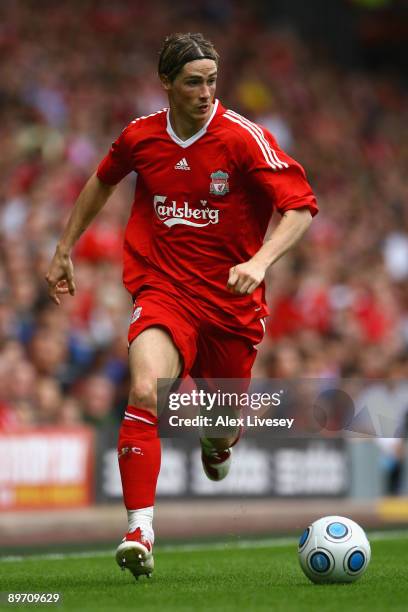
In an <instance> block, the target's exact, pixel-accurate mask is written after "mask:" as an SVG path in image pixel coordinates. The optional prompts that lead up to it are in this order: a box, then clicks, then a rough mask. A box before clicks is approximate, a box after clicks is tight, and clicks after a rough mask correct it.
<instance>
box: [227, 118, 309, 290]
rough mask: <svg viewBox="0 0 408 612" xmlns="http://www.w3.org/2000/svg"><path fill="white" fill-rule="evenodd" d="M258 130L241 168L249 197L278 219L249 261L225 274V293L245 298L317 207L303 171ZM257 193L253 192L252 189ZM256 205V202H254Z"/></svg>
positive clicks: (304, 227)
mask: <svg viewBox="0 0 408 612" xmlns="http://www.w3.org/2000/svg"><path fill="white" fill-rule="evenodd" d="M260 133H261V128H258V129H257V131H256V137H253V138H251V137H248V136H249V135H247V140H246V148H245V152H244V153H241V155H242V157H241V160H242V161H241V164H242V167H243V169H244V173H245V175H246V177H247V181H248V182H247V188H248V190H249V192H250V193H252V192H253V193H257V194H259V195H258V197H261V198H262V199H263V200H264V202H268V203H270V205H271V214H272V211H273V210H274V209H275V210H276V211H277V212H279V213H280V214H281V215H282V218H281V220H280V222H279V224H278V225H277V227H276V229H275V230H274V231H273V232H272V234H271V235H270V237H269V238H268V240H266V241H265V242H264V244H263V245H262V246H261V248H260V249H259V250H258V251H257V252H256V253H255V254H254V255H253V256H252V257H251V259H250V260H249V261H246V262H243V263H239V264H237V265H235V266H233V267H232V268H231V269H230V271H229V278H228V283H227V287H228V289H229V290H230V291H231V292H233V293H236V294H238V295H245V294H246V295H248V294H250V293H252V292H253V291H255V289H256V288H257V287H258V286H259V285H260V284H261V283H262V281H263V280H264V278H265V273H266V271H267V269H268V268H269V266H271V265H273V264H274V263H275V262H276V261H277V260H278V259H279V258H280V257H282V255H284V254H285V253H287V251H289V249H291V248H292V247H293V246H295V245H296V244H297V242H298V241H299V240H300V239H301V237H302V236H303V234H304V233H305V232H306V230H307V228H308V227H309V225H310V223H311V221H312V218H313V217H314V216H315V215H316V214H317V212H318V207H317V203H316V198H315V195H314V193H313V191H312V188H311V186H310V184H309V182H308V180H307V177H306V173H305V171H304V169H303V167H302V166H301V165H300V164H299V163H298V162H297V161H296V160H294V159H292V158H291V157H290V156H289V155H287V154H286V153H285V152H284V151H282V150H281V149H280V148H279V145H278V144H277V142H276V140H275V139H274V137H273V136H272V134H270V133H269V132H268V131H267V130H265V129H263V131H262V134H263V137H262V140H260V139H259V134H260ZM254 188H255V189H256V190H257V191H253V189H254ZM254 201H256V199H254Z"/></svg>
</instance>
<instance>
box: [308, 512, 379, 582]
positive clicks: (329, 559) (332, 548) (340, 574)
mask: <svg viewBox="0 0 408 612" xmlns="http://www.w3.org/2000/svg"><path fill="white" fill-rule="evenodd" d="M298 552H299V561H300V566H301V568H302V570H303V571H304V573H305V574H306V576H307V577H308V578H310V580H312V582H318V583H325V582H326V583H327V582H354V581H355V580H358V578H360V577H361V576H362V575H363V574H364V572H365V571H366V569H367V566H368V564H369V563H370V558H371V549H370V543H369V541H368V539H367V536H366V534H365V533H364V530H363V529H362V528H361V527H360V525H357V523H355V522H354V521H352V520H350V519H348V518H345V517H343V516H324V517H323V518H321V519H319V520H318V521H315V522H314V523H312V524H311V525H309V527H307V528H306V529H305V530H304V532H303V533H302V535H301V537H300V540H299V547H298Z"/></svg>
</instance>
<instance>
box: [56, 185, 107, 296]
mask: <svg viewBox="0 0 408 612" xmlns="http://www.w3.org/2000/svg"><path fill="white" fill-rule="evenodd" d="M115 188H116V185H107V184H105V183H103V182H102V181H101V180H100V179H99V178H98V177H97V175H96V173H94V174H93V175H92V176H91V178H90V179H89V180H88V182H87V183H86V185H85V187H84V188H83V190H82V191H81V193H80V194H79V197H78V199H77V201H76V203H75V206H74V208H73V210H72V213H71V216H70V218H69V220H68V223H67V225H66V227H65V229H64V231H63V233H62V236H61V238H60V240H59V241H58V244H57V247H56V250H55V254H54V257H53V258H52V261H51V264H50V267H49V269H48V272H47V275H46V277H45V279H46V281H47V283H48V294H49V296H50V298H51V299H52V300H53V302H55V304H57V305H59V304H60V303H61V302H60V298H59V295H62V294H65V293H70V294H71V295H74V294H75V282H74V267H73V264H72V260H71V251H72V248H73V247H74V245H75V244H76V242H77V240H78V239H79V238H80V236H81V235H82V234H83V232H84V231H85V230H86V228H87V227H88V226H89V224H90V223H91V221H92V220H93V219H94V218H95V217H96V215H97V214H98V212H99V211H100V210H101V208H102V207H103V206H104V204H105V203H106V201H107V200H108V198H109V196H110V195H111V194H112V193H113V191H114V190H115Z"/></svg>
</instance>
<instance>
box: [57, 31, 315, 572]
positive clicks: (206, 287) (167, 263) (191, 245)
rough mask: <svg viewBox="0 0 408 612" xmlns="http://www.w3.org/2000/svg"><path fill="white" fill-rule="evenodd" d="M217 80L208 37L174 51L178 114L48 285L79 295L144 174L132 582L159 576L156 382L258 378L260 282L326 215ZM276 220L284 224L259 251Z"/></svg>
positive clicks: (177, 41)
mask: <svg viewBox="0 0 408 612" xmlns="http://www.w3.org/2000/svg"><path fill="white" fill-rule="evenodd" d="M217 67H218V54H217V52H216V50H215V49H214V47H213V45H212V44H211V43H210V42H209V41H207V40H205V39H204V38H203V36H202V35H201V34H173V35H171V36H169V37H167V38H166V39H165V41H164V44H163V47H162V50H161V53H160V58H159V67H158V73H159V77H160V79H161V83H162V85H163V87H164V89H165V91H166V92H167V94H168V99H169V108H168V109H163V110H159V111H158V112H156V113H153V114H151V115H148V116H146V117H140V118H138V119H135V120H133V121H131V122H130V123H129V125H128V126H127V127H126V128H125V129H124V130H123V132H122V133H121V134H120V136H119V137H118V139H117V140H116V141H115V142H114V143H113V144H112V147H111V149H110V151H109V152H108V154H107V155H106V157H105V158H104V159H103V160H102V161H101V163H100V164H99V167H98V169H97V170H96V172H95V174H93V175H92V176H91V178H90V179H89V181H88V182H87V184H86V185H85V187H84V189H83V191H82V192H81V194H80V195H79V198H78V200H77V202H76V204H75V206H74V208H73V211H72V214H71V216H70V219H69V221H68V223H67V226H66V228H65V230H64V232H63V234H62V236H61V238H60V240H59V243H58V245H57V248H56V252H55V255H54V257H53V260H52V262H51V265H50V268H49V271H48V274H47V276H46V279H47V281H48V285H49V295H50V297H51V298H52V299H53V301H54V302H55V303H56V304H59V303H60V296H61V295H64V294H67V293H70V294H71V295H74V294H75V283H74V273H73V265H72V261H71V256H70V253H71V250H72V248H73V246H74V245H75V243H76V241H77V240H78V238H79V237H80V235H81V234H82V233H83V231H84V230H85V229H86V228H87V227H88V225H89V224H90V223H91V221H92V219H93V218H94V217H95V215H96V214H97V213H98V211H99V210H101V208H102V207H103V206H104V204H105V203H106V201H107V199H108V198H109V196H110V195H111V194H112V192H113V190H114V189H115V186H116V185H117V184H118V183H119V182H120V181H121V180H122V179H123V178H124V177H125V176H126V175H127V174H129V173H130V172H132V171H133V172H136V174H137V182H136V189H135V198H134V202H133V206H132V210H131V213H130V218H129V221H128V224H127V228H126V234H125V241H124V271H123V281H124V285H125V287H126V288H127V290H128V291H129V292H130V294H131V295H132V298H133V302H134V307H133V314H132V317H131V321H130V327H129V334H128V341H129V368H130V374H131V388H130V393H129V405H128V407H127V409H126V411H125V414H124V418H123V421H122V424H121V428H120V433H119V444H118V456H119V466H120V472H121V478H122V486H123V496H124V502H125V506H126V508H127V511H128V521H129V528H128V533H127V534H126V535H125V537H124V539H123V541H122V543H121V544H120V546H119V548H118V550H117V555H116V559H117V562H118V563H119V565H121V566H123V567H127V568H128V569H130V571H131V572H132V573H133V574H134V575H135V577H138V576H139V575H140V574H147V575H150V573H151V571H152V569H153V555H152V547H153V540H154V535H153V529H152V520H153V506H154V500H155V491H156V483H157V478H158V474H159V469H160V441H159V438H158V433H157V430H158V420H157V410H156V404H157V390H156V388H157V379H158V378H167V379H173V378H177V377H184V376H186V375H187V374H190V375H191V376H193V377H196V378H203V379H206V380H209V381H211V379H212V378H239V379H249V378H250V374H251V368H252V364H253V362H254V359H255V355H256V349H255V348H254V347H255V345H257V344H258V343H259V342H260V341H261V340H262V337H263V333H264V330H265V323H264V318H265V317H266V316H267V314H268V311H267V308H266V304H265V296H264V282H263V281H264V277H265V272H266V270H267V269H268V268H269V266H271V265H272V264H273V263H274V262H276V261H277V260H278V259H279V258H280V257H281V256H282V255H283V254H284V253H286V252H287V251H288V250H289V249H290V248H291V247H292V246H293V245H295V244H296V242H297V241H298V240H299V239H300V238H301V236H302V235H303V233H304V232H305V230H306V229H307V228H308V227H309V225H310V222H311V220H312V217H313V216H314V215H315V214H316V212H317V205H316V200H315V197H314V195H313V193H312V190H311V188H310V186H309V184H308V182H307V180H306V177H305V173H304V170H303V168H302V167H301V166H300V165H299V164H298V163H297V162H296V161H294V160H293V159H291V158H290V157H289V156H288V155H286V153H284V152H283V151H282V150H280V149H279V147H278V145H277V143H276V141H275V140H274V138H273V136H272V135H271V134H270V133H269V132H267V131H266V130H265V129H263V128H262V127H260V126H258V125H256V124H255V123H252V122H251V121H249V120H248V119H246V118H244V117H242V116H241V115H239V114H238V113H236V112H234V111H233V110H226V109H225V108H224V107H223V106H222V105H221V103H220V102H219V101H218V100H217V99H216V98H215V88H216V79H217ZM274 209H276V210H277V211H278V212H279V213H280V214H281V216H282V218H281V220H280V222H279V224H278V226H277V227H276V229H275V230H274V232H273V233H272V235H271V236H270V238H269V239H268V240H267V241H265V242H263V240H264V236H265V232H266V229H267V226H268V223H269V220H270V217H271V214H272V212H273V210H274ZM236 439H237V436H236V435H235V436H234V437H232V436H230V437H225V438H220V439H215V438H214V439H207V438H202V439H201V446H202V462H203V467H204V470H205V472H206V474H207V476H208V477H209V478H211V479H213V480H221V479H222V478H224V477H225V476H226V474H227V472H228V469H229V466H230V460H231V450H230V448H231V446H232V445H233V444H234V443H235V442H236Z"/></svg>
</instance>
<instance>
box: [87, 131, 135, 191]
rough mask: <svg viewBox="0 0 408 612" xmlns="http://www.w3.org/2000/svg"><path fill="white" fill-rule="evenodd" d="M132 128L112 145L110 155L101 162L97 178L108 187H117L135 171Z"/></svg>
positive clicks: (124, 132)
mask: <svg viewBox="0 0 408 612" xmlns="http://www.w3.org/2000/svg"><path fill="white" fill-rule="evenodd" d="M131 140H132V139H131V136H130V126H127V127H126V128H125V129H124V130H123V132H122V133H121V134H120V136H119V138H117V140H115V142H114V143H112V146H111V148H110V149H109V152H108V154H107V155H106V156H105V157H104V158H103V160H102V161H101V162H100V164H99V166H98V169H97V171H96V176H97V177H98V178H99V179H100V180H101V181H102V182H103V183H106V184H107V185H116V184H117V183H119V182H120V181H121V180H122V179H123V178H124V177H125V176H126V175H127V174H129V172H132V170H134V169H135V168H134V164H133V160H132V142H131Z"/></svg>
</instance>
